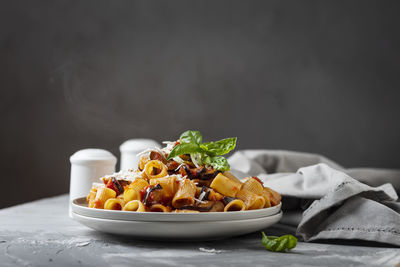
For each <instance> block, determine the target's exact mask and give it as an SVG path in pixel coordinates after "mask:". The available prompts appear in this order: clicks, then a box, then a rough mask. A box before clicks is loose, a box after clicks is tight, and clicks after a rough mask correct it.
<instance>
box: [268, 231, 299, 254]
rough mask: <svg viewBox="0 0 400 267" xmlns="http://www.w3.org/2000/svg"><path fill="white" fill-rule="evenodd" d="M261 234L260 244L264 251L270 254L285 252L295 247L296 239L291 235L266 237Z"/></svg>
mask: <svg viewBox="0 0 400 267" xmlns="http://www.w3.org/2000/svg"><path fill="white" fill-rule="evenodd" d="M261 233H262V239H261V243H262V244H263V246H264V247H265V249H267V250H269V251H272V252H287V251H289V250H291V249H292V248H294V247H296V245H297V238H296V237H294V236H292V235H283V236H281V237H278V236H267V235H266V234H265V233H264V232H261Z"/></svg>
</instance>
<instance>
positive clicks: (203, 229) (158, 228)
mask: <svg viewBox="0 0 400 267" xmlns="http://www.w3.org/2000/svg"><path fill="white" fill-rule="evenodd" d="M71 208H72V217H73V218H74V219H75V220H76V221H78V222H80V223H81V224H83V225H86V226H88V227H90V228H92V229H95V230H98V231H101V232H106V233H112V234H121V235H129V236H134V237H136V238H141V239H169V240H170V239H173V240H211V239H219V238H224V237H230V236H237V235H243V234H248V233H251V232H255V231H260V230H262V229H265V228H267V227H269V226H271V225H273V224H275V223H277V222H278V221H279V220H280V219H281V217H282V211H281V204H279V205H278V206H274V207H271V208H266V209H260V210H247V211H234V212H203V213H163V212H131V211H119V210H103V209H91V208H88V207H87V203H86V199H85V198H77V199H75V200H74V201H73V202H72V204H71Z"/></svg>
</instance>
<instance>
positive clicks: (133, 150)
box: [119, 138, 161, 170]
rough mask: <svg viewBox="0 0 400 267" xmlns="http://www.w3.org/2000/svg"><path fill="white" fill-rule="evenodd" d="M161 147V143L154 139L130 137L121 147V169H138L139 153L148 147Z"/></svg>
mask: <svg viewBox="0 0 400 267" xmlns="http://www.w3.org/2000/svg"><path fill="white" fill-rule="evenodd" d="M154 147H157V148H161V145H160V144H159V143H158V142H156V141H154V140H152V139H139V138H138V139H130V140H127V141H125V142H124V143H122V145H121V146H120V147H119V150H120V151H121V165H120V168H121V170H126V169H136V168H137V166H138V163H139V157H138V156H137V154H138V153H140V152H142V151H144V150H146V149H148V148H154Z"/></svg>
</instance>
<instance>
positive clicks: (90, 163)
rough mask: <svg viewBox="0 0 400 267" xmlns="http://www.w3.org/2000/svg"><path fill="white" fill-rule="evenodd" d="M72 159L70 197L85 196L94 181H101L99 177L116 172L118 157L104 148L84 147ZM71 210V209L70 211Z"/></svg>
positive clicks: (71, 198)
mask: <svg viewBox="0 0 400 267" xmlns="http://www.w3.org/2000/svg"><path fill="white" fill-rule="evenodd" d="M69 160H70V161H71V181H70V189H69V199H70V204H71V201H72V200H73V199H75V198H79V197H85V196H86V195H87V194H88V193H89V191H90V189H91V188H92V183H93V182H100V180H99V178H101V177H102V176H104V175H106V174H113V173H114V172H115V165H116V163H117V158H116V157H115V156H114V155H113V154H112V153H110V152H109V151H107V150H104V149H95V148H89V149H83V150H79V151H77V152H76V153H74V154H73V155H72V156H71V157H70V158H69ZM70 212H71V211H70Z"/></svg>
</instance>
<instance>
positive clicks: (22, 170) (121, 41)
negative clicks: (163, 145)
mask: <svg viewBox="0 0 400 267" xmlns="http://www.w3.org/2000/svg"><path fill="white" fill-rule="evenodd" d="M399 8H400V4H399V2H398V1H330V2H328V1H196V2H194V1H140V2H139V1H97V0H96V1H3V2H2V3H1V4H0V119H1V122H2V128H1V138H0V142H1V143H0V145H1V152H2V153H1V154H0V164H1V165H0V168H1V173H2V175H1V176H2V179H1V181H2V199H1V201H0V207H5V206H9V205H12V204H16V203H21V202H24V201H28V200H32V199H36V198H40V197H44V196H50V195H57V194H60V193H64V192H67V191H68V186H69V168H70V165H69V160H68V158H69V156H70V155H71V154H72V153H74V152H75V151H77V150H79V149H82V148H87V147H101V148H105V149H108V150H110V151H112V152H113V153H115V154H116V155H119V152H118V146H119V145H120V144H121V143H122V142H123V141H124V140H126V139H128V138H135V137H149V138H154V139H156V140H159V141H162V140H172V139H175V138H177V137H178V135H179V134H180V133H181V132H182V131H184V130H186V129H199V130H200V131H201V132H202V133H203V135H204V136H205V138H206V139H209V140H212V139H217V138H223V137H228V136H238V138H239V143H238V148H240V149H244V148H270V149H291V150H300V151H307V152H316V153H320V154H324V155H326V156H328V157H330V158H332V159H333V160H336V161H338V162H339V163H341V164H343V165H345V166H352V167H355V166H371V167H387V168H400V160H399V149H400V138H399V136H400V123H399V114H400V107H399V100H400V98H399V96H400V94H399V86H400V80H399V79H400V78H399V71H400V63H399V62H400V51H399V48H400V34H399V32H400V31H399V25H400V16H399V15H398V11H399Z"/></svg>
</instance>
